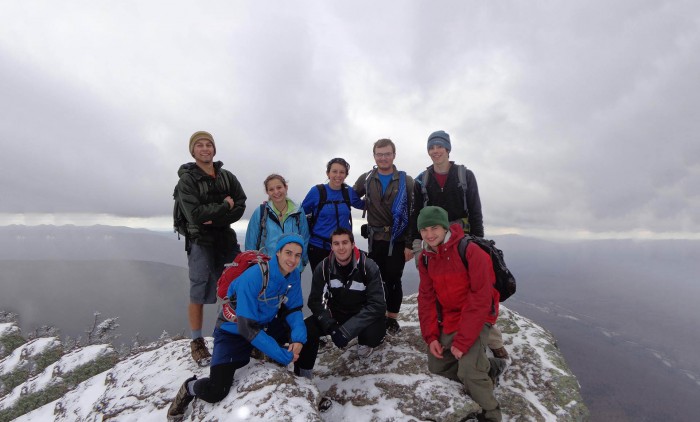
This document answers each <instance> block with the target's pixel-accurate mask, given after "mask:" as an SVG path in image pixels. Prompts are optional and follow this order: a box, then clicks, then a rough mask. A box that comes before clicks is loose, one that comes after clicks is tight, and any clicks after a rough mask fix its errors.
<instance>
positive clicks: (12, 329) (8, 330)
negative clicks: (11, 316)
mask: <svg viewBox="0 0 700 422" xmlns="http://www.w3.org/2000/svg"><path fill="white" fill-rule="evenodd" d="M19 333H20V329H19V327H18V326H17V324H15V323H14V322H2V323H0V337H5V336H8V335H10V334H19Z"/></svg>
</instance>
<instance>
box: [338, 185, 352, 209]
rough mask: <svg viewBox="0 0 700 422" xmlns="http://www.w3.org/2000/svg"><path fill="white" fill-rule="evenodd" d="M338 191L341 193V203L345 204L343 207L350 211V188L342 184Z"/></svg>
mask: <svg viewBox="0 0 700 422" xmlns="http://www.w3.org/2000/svg"><path fill="white" fill-rule="evenodd" d="M340 191H341V192H342V193H343V202H345V205H347V206H348V209H350V186H348V185H347V184H346V183H343V185H342V186H341V187H340Z"/></svg>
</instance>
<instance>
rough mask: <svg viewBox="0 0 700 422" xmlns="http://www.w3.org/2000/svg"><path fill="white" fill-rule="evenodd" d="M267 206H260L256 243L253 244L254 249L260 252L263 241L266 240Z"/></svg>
mask: <svg viewBox="0 0 700 422" xmlns="http://www.w3.org/2000/svg"><path fill="white" fill-rule="evenodd" d="M268 212H269V211H268V209H267V204H266V203H265V202H263V203H262V204H260V230H258V242H257V243H256V244H255V249H257V250H260V246H261V245H262V242H263V239H267V214H268Z"/></svg>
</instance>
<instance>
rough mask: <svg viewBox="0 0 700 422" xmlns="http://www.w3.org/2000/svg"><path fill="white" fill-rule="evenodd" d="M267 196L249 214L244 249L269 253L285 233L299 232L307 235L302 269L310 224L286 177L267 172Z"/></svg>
mask: <svg viewBox="0 0 700 422" xmlns="http://www.w3.org/2000/svg"><path fill="white" fill-rule="evenodd" d="M263 183H264V185H265V192H266V193H267V195H268V200H267V201H266V202H263V203H262V205H260V206H259V207H257V208H256V209H255V211H254V212H253V216H252V217H250V221H249V222H248V229H247V230H246V235H245V249H246V250H248V251H252V250H255V251H260V252H263V253H265V254H267V255H270V254H271V252H272V251H274V248H275V245H277V239H279V237H280V236H281V235H283V234H286V233H297V234H298V235H300V236H301V237H302V238H303V239H304V255H303V256H302V257H301V263H300V264H299V271H303V270H304V267H305V266H306V263H307V262H308V258H307V255H306V247H307V246H308V243H309V226H308V223H307V222H306V216H305V215H304V210H303V209H302V208H299V207H298V206H297V204H295V203H294V201H292V200H291V199H289V198H287V181H286V180H285V179H284V177H282V176H280V175H279V174H271V175H269V176H267V178H266V179H265V181H264V182H263Z"/></svg>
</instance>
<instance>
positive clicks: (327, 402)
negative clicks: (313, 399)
mask: <svg viewBox="0 0 700 422" xmlns="http://www.w3.org/2000/svg"><path fill="white" fill-rule="evenodd" d="M331 406H333V400H331V399H330V397H323V398H321V402H320V403H319V404H318V411H319V412H321V413H325V412H328V409H330V408H331Z"/></svg>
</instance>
